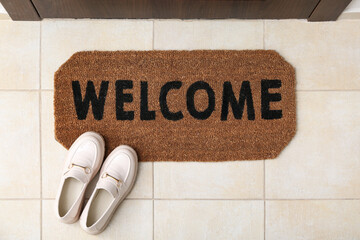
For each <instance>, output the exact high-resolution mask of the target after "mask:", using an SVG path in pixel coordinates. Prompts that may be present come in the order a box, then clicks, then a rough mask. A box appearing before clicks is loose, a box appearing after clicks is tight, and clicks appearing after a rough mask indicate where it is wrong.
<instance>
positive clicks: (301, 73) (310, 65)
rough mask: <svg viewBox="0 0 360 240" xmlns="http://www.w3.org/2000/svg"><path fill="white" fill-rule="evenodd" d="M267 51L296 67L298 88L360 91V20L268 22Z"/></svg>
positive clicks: (266, 25) (266, 29) (266, 30)
mask: <svg viewBox="0 0 360 240" xmlns="http://www.w3.org/2000/svg"><path fill="white" fill-rule="evenodd" d="M265 48H266V49H274V50H277V51H278V52H279V53H280V54H281V55H282V56H283V57H285V59H286V60H288V61H289V62H290V63H291V64H292V65H293V66H294V67H295V69H296V75H297V80H298V83H297V89H301V90H305V89H310V90H318V89H337V90H339V89H360V71H359V63H360V20H358V21H351V20H350V21H337V22H318V23H314V22H307V21H306V20H284V21H266V22H265Z"/></svg>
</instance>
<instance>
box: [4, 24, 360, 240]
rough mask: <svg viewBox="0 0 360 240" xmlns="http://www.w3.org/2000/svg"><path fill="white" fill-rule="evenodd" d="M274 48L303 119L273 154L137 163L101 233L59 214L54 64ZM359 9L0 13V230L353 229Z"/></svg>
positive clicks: (66, 235) (359, 206)
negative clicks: (33, 17)
mask: <svg viewBox="0 0 360 240" xmlns="http://www.w3.org/2000/svg"><path fill="white" fill-rule="evenodd" d="M125 49H126V50H130V49H131V50H151V49H161V50H166V49H275V50H277V51H278V52H280V54H281V55H283V56H284V57H285V58H286V59H287V60H288V61H289V62H290V63H291V64H293V65H294V66H295V68H296V75H297V102H298V104H297V107H298V114H297V116H298V131H297V134H296V136H295V138H294V139H293V141H292V142H291V143H290V144H289V146H288V147H287V148H286V149H285V150H284V151H283V153H282V154H281V155H280V156H279V157H278V158H277V159H275V160H268V161H242V162H223V163H197V162H196V163H192V162H184V163H174V162H167V163H163V162H157V163H154V164H153V163H141V164H140V172H139V178H138V180H137V182H136V186H135V188H134V190H133V191H132V193H131V195H130V196H129V197H128V199H127V200H126V201H125V202H124V204H122V205H121V207H120V208H119V210H118V211H117V212H116V214H115V216H114V219H113V220H112V221H111V223H110V225H109V227H108V228H107V229H106V231H105V232H104V233H102V234H101V235H98V236H89V235H87V234H86V233H85V232H83V231H82V230H81V229H80V227H79V225H78V223H75V224H72V225H65V224H62V223H59V222H58V221H57V220H56V219H55V217H54V214H53V205H54V203H53V201H54V197H55V192H56V189H57V187H58V181H59V179H60V169H61V168H62V164H63V163H62V159H63V157H64V155H65V154H66V150H65V149H64V148H63V147H62V146H60V144H58V143H57V142H56V141H55V139H54V134H53V131H54V127H53V123H54V119H53V106H52V99H53V74H54V72H55V71H56V69H57V68H58V67H59V66H60V65H61V64H62V63H63V62H64V61H66V59H67V58H69V57H70V56H71V54H72V53H74V52H76V51H79V50H125ZM359 66H360V20H342V21H337V22H330V23H308V22H306V21H303V20H284V21H262V20H255V21H241V20H224V21H199V20H196V21H180V20H155V21H153V20H56V21H54V20H44V21H42V22H12V21H9V20H1V21H0V153H1V158H0V159H1V161H0V213H1V214H0V239H51V240H52V239H88V238H91V239H141V240H144V239H145V240H146V239H159V240H163V239H187V240H188V239H190V240H191V239H196V240H198V239H254V240H256V239H274V240H278V239H286V240H288V239H316V240H318V239H326V240H329V239H344V240H345V239H360V230H359V229H360V228H359V226H360V68H359Z"/></svg>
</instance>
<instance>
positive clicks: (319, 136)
mask: <svg viewBox="0 0 360 240" xmlns="http://www.w3.org/2000/svg"><path fill="white" fill-rule="evenodd" d="M297 98H298V99H297V100H298V106H297V107H298V116H297V122H298V130H297V133H296V135H295V137H294V139H293V140H292V141H291V142H290V144H289V146H288V147H287V148H285V150H284V151H283V152H282V153H281V154H280V156H279V157H278V158H277V159H274V160H268V161H266V162H265V180H266V184H265V186H266V198H267V199H289V198H291V199H304V198H305V199H309V198H313V199H314V198H315V199H317V198H336V199H340V198H360V187H359V186H360V148H359V146H360V125H359V119H360V105H359V102H360V92H350V91H348V92H299V93H298V96H297Z"/></svg>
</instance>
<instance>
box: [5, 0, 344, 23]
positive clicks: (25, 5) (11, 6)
mask: <svg viewBox="0 0 360 240" xmlns="http://www.w3.org/2000/svg"><path fill="white" fill-rule="evenodd" d="M0 2H1V4H2V5H3V7H4V8H5V9H6V11H7V12H8V14H9V15H10V17H11V19H12V20H14V21H40V20H41V19H42V17H41V15H40V14H39V12H38V11H37V10H36V7H35V5H34V4H33V2H32V0H0ZM350 2H351V0H319V2H318V4H317V5H316V7H315V8H314V10H313V11H312V13H311V14H310V16H308V18H307V20H308V21H335V20H336V19H337V18H338V17H339V16H340V14H341V13H342V12H343V11H344V9H345V8H346V7H347V5H348V4H349V3H350Z"/></svg>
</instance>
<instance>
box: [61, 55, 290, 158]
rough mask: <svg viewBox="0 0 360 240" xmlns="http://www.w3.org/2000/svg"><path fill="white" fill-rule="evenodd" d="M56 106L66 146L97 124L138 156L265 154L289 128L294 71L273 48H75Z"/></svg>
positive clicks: (281, 144)
mask: <svg viewBox="0 0 360 240" xmlns="http://www.w3.org/2000/svg"><path fill="white" fill-rule="evenodd" d="M54 107H55V136H56V139H57V140H58V141H59V142H60V143H61V144H63V145H64V146H65V147H66V148H69V147H70V146H71V144H72V143H73V142H74V141H75V139H76V138H77V137H78V136H80V135H81V134H82V133H83V132H86V131H95V132H98V133H100V134H102V135H103V136H104V138H105V142H106V153H107V154H108V153H110V152H111V150H113V149H114V148H115V147H116V146H118V145H121V144H126V145H129V146H132V147H133V148H134V149H135V150H136V151H137V153H138V155H139V160H140V161H230V160H254V159H270V158H275V157H276V156H277V155H278V154H279V153H280V152H281V151H282V150H283V149H284V148H285V146H286V145H287V144H288V143H289V142H290V140H291V139H292V138H293V136H294V135H295V131H296V104H295V71H294V68H293V67H292V66H291V65H290V64H289V63H287V62H286V61H285V60H284V58H282V57H281V56H280V55H279V54H278V53H277V52H275V51H270V50H255V51H250V50H245V51H222V50H221V51H210V50H209V51H207V50H206V51H205V50H203V51H114V52H101V51H92V52H78V53H75V54H74V55H73V56H72V57H71V58H70V59H69V60H68V61H67V62H65V63H64V64H63V65H62V66H61V67H60V68H59V70H58V71H57V72H56V74H55V94H54Z"/></svg>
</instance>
